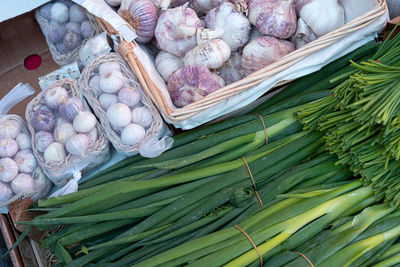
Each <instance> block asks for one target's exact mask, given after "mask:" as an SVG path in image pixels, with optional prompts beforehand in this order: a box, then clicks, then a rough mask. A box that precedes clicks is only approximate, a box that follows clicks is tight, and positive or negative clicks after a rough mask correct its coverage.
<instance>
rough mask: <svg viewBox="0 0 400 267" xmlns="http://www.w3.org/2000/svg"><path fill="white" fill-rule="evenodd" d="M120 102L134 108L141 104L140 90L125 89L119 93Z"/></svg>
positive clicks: (133, 88) (129, 87)
mask: <svg viewBox="0 0 400 267" xmlns="http://www.w3.org/2000/svg"><path fill="white" fill-rule="evenodd" d="M118 100H119V102H120V103H122V104H125V105H127V106H128V107H133V106H136V105H137V104H139V102H140V92H139V89H137V88H135V87H131V86H128V87H124V88H122V89H121V90H119V92H118Z"/></svg>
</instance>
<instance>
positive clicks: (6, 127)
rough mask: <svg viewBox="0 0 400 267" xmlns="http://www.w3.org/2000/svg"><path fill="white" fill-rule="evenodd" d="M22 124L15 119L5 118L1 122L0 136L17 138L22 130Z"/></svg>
mask: <svg viewBox="0 0 400 267" xmlns="http://www.w3.org/2000/svg"><path fill="white" fill-rule="evenodd" d="M20 127H21V126H20V124H19V123H18V122H17V121H14V120H4V121H1V122H0V138H11V139H15V138H16V137H17V135H19V133H20V132H21V128H20Z"/></svg>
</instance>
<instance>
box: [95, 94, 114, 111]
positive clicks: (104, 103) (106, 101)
mask: <svg viewBox="0 0 400 267" xmlns="http://www.w3.org/2000/svg"><path fill="white" fill-rule="evenodd" d="M99 103H100V106H101V107H102V108H103V109H104V110H107V109H108V108H109V107H111V106H112V105H114V104H117V103H118V96H116V95H114V94H107V93H104V94H101V96H100V97H99Z"/></svg>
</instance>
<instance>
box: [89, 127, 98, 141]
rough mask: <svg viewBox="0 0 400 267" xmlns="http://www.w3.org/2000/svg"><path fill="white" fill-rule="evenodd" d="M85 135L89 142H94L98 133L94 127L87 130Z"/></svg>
mask: <svg viewBox="0 0 400 267" xmlns="http://www.w3.org/2000/svg"><path fill="white" fill-rule="evenodd" d="M87 136H88V137H89V144H93V143H96V141H97V138H98V133H97V129H96V127H94V128H93V129H92V130H91V131H90V132H88V133H87Z"/></svg>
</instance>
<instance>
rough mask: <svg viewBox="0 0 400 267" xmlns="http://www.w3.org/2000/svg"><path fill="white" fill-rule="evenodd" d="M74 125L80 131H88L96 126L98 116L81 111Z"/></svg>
mask: <svg viewBox="0 0 400 267" xmlns="http://www.w3.org/2000/svg"><path fill="white" fill-rule="evenodd" d="M72 125H73V126H74V129H75V130H76V131H77V132H79V133H88V132H90V131H91V130H92V129H93V128H94V127H95V126H96V117H95V116H94V115H93V114H92V113H90V112H88V111H80V112H79V113H78V115H76V117H75V119H74V121H73V123H72Z"/></svg>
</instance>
